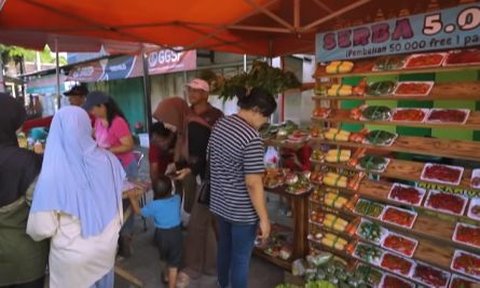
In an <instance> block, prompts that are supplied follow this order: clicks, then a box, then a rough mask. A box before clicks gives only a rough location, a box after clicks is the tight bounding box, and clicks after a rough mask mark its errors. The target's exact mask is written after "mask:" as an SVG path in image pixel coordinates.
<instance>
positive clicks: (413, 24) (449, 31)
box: [316, 3, 480, 62]
mask: <svg viewBox="0 0 480 288" xmlns="http://www.w3.org/2000/svg"><path fill="white" fill-rule="evenodd" d="M479 35H480V4H478V3H475V4H467V5H462V6H458V7H455V8H450V9H445V10H440V11H437V12H433V13H425V14H419V15H413V16H409V17H404V18H398V19H392V20H389V21H384V22H378V23H372V24H368V25H362V26H357V27H353V28H349V29H344V30H339V31H332V32H327V33H319V34H317V37H316V56H317V59H318V61H319V62H323V61H331V60H340V59H357V58H366V57H374V56H380V55H390V54H401V53H415V52H421V51H429V50H439V49H449V48H458V47H469V46H477V45H480V36H479Z"/></svg>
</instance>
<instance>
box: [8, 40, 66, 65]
mask: <svg viewBox="0 0 480 288" xmlns="http://www.w3.org/2000/svg"><path fill="white" fill-rule="evenodd" d="M0 56H1V58H2V62H3V63H4V64H6V63H9V62H11V61H13V62H15V64H19V63H20V62H22V61H26V62H35V61H37V55H36V51H34V50H28V49H25V48H22V47H17V46H6V45H2V44H0ZM40 61H41V62H42V63H47V64H54V63H55V55H54V54H53V53H52V52H51V50H50V49H49V48H48V46H45V49H43V51H41V52H40ZM59 62H60V65H66V64H67V59H65V57H60V61H59Z"/></svg>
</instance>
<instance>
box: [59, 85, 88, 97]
mask: <svg viewBox="0 0 480 288" xmlns="http://www.w3.org/2000/svg"><path fill="white" fill-rule="evenodd" d="M87 94H88V89H87V87H86V86H85V85H75V86H73V87H72V89H70V90H68V91H66V92H65V93H63V95H65V96H86V95H87Z"/></svg>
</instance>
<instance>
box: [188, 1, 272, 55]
mask: <svg viewBox="0 0 480 288" xmlns="http://www.w3.org/2000/svg"><path fill="white" fill-rule="evenodd" d="M276 2H278V0H270V2H268V3H266V4H264V5H263V7H264V8H266V7H268V6H270V5H272V4H273V3H276ZM257 13H258V10H256V9H255V10H253V11H251V12H250V13H247V14H246V15H243V16H241V17H239V18H238V19H236V20H234V21H232V23H229V24H227V25H219V26H217V27H218V28H217V29H216V30H215V31H213V32H211V33H209V34H207V35H204V36H202V37H200V38H198V39H197V40H196V41H195V42H193V43H192V44H190V45H189V46H187V47H185V50H190V49H192V48H193V47H195V46H197V45H199V44H200V43H202V42H204V41H205V40H208V39H210V38H212V36H217V35H218V34H220V33H221V32H222V31H224V30H225V29H226V28H227V27H228V25H234V24H236V23H238V22H240V21H242V20H245V19H247V18H248V17H250V16H253V15H255V14H257Z"/></svg>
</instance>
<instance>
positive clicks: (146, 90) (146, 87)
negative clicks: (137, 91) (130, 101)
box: [140, 48, 152, 132]
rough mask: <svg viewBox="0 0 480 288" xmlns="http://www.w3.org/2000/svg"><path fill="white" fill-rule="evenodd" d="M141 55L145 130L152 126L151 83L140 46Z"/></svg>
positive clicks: (144, 54) (143, 50)
mask: <svg viewBox="0 0 480 288" xmlns="http://www.w3.org/2000/svg"><path fill="white" fill-rule="evenodd" d="M140 55H141V57H142V63H143V65H142V68H143V96H144V101H145V104H144V105H145V116H146V117H147V119H146V120H147V121H146V123H145V126H146V127H145V128H146V131H147V132H148V131H150V127H152V93H151V92H152V91H151V83H150V75H149V72H148V55H147V53H145V49H144V48H142V52H141V54H140Z"/></svg>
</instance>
